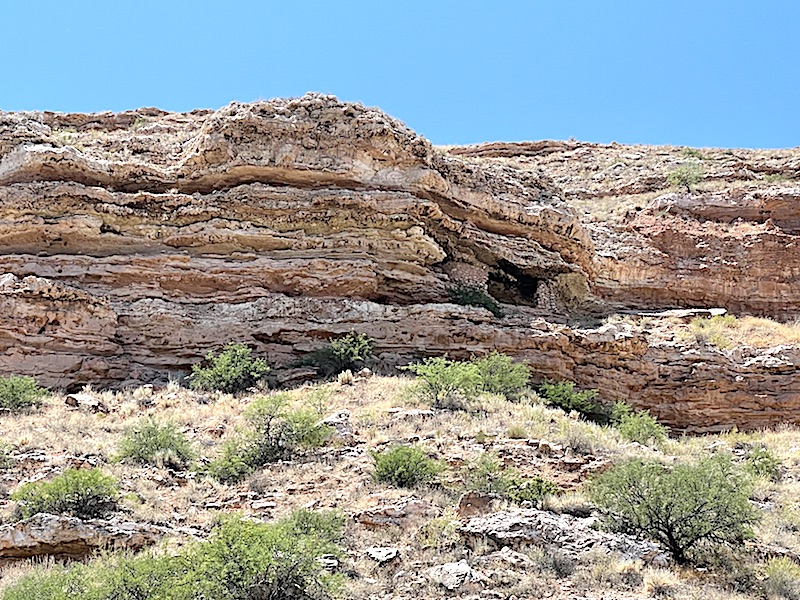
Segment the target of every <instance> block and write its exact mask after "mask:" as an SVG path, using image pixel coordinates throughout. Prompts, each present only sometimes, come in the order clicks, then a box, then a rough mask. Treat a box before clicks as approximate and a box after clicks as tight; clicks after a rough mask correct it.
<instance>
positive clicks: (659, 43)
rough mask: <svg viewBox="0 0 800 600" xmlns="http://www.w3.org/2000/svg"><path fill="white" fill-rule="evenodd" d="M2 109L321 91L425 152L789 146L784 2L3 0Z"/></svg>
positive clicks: (197, 103)
mask: <svg viewBox="0 0 800 600" xmlns="http://www.w3.org/2000/svg"><path fill="white" fill-rule="evenodd" d="M0 22H2V23H3V25H4V27H3V33H2V35H0V56H2V70H0V109H2V110H54V111H65V112H66V111H80V112H94V111H101V110H114V111H119V110H125V109H131V108H136V107H139V106H158V107H160V108H163V109H166V110H190V109H192V108H198V107H202V108H218V107H220V106H223V105H225V104H227V103H228V102H230V101H232V100H240V101H252V100H257V99H267V98H272V97H275V96H299V95H302V94H303V93H305V92H306V91H310V90H316V91H321V92H326V93H331V94H335V95H336V96H338V97H339V98H340V99H342V100H351V101H360V102H362V103H364V104H366V105H369V106H378V107H380V108H382V109H383V110H385V111H386V112H388V113H390V114H392V115H393V116H395V117H398V118H399V119H401V120H403V121H405V122H406V123H407V124H408V125H409V126H410V127H412V128H413V129H415V130H417V131H418V132H420V133H422V134H424V135H425V136H426V137H428V138H429V139H430V140H432V141H433V142H434V143H437V144H462V143H471V142H480V141H494V140H508V141H512V140H535V139H567V138H570V137H574V138H577V139H579V140H586V141H597V142H610V141H614V140H615V141H618V142H621V143H650V144H679V145H690V146H723V147H762V148H765V147H794V146H800V32H799V31H798V26H800V2H798V1H797V0H749V1H743V0H694V1H686V0H549V1H544V0H518V1H514V2H511V1H504V0H494V1H486V2H477V1H475V2H472V1H469V0H461V1H450V0H427V1H416V0H406V1H404V2H396V3H394V2H393V3H389V2H378V1H375V0H373V1H371V2H370V1H356V0H352V1H348V0H339V1H336V2H323V1H310V0H309V1H304V0H284V1H282V2H274V1H271V0H261V1H252V2H251V1H236V0H231V1H229V2H226V3H221V2H219V3H217V2H202V1H200V0H196V1H194V2H183V1H170V0H161V1H159V2H156V1H151V0H139V1H137V2H96V1H81V0H73V1H71V2H65V1H63V0H58V1H49V2H44V1H36V0H27V1H25V2H22V1H21V0H0Z"/></svg>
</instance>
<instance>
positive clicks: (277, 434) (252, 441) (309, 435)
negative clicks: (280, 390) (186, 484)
mask: <svg viewBox="0 0 800 600" xmlns="http://www.w3.org/2000/svg"><path fill="white" fill-rule="evenodd" d="M288 400H289V397H288V395H287V394H273V395H271V396H267V397H262V398H257V399H256V400H254V401H253V402H252V403H251V404H250V406H248V407H247V409H246V410H245V411H244V417H245V419H246V421H247V423H248V428H247V429H246V430H245V431H242V432H240V433H239V434H238V435H237V436H235V437H234V438H233V439H231V440H230V441H228V442H227V443H226V444H224V445H223V447H222V453H221V455H220V456H219V457H218V458H217V459H216V460H214V461H212V462H211V464H209V466H208V472H209V474H210V475H211V476H212V477H213V478H214V479H217V480H218V481H222V482H234V481H240V480H241V479H243V478H245V477H247V476H248V475H249V474H250V473H252V472H253V471H255V470H256V469H258V468H259V467H263V466H264V465H267V464H269V463H273V462H277V461H279V460H284V459H288V458H291V457H292V456H295V455H296V454H298V453H299V452H301V451H305V450H310V449H312V448H318V447H320V446H322V445H324V444H325V443H326V442H327V441H328V439H329V438H330V436H331V434H332V433H333V428H332V427H329V426H327V425H323V424H321V423H320V418H321V415H320V414H319V413H317V412H314V411H312V410H308V409H297V410H289V408H288Z"/></svg>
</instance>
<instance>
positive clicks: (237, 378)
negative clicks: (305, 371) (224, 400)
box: [189, 343, 270, 394]
mask: <svg viewBox="0 0 800 600" xmlns="http://www.w3.org/2000/svg"><path fill="white" fill-rule="evenodd" d="M205 362H206V363H207V364H206V366H203V365H201V364H196V365H194V366H192V374H191V375H189V385H190V386H191V387H192V388H193V389H196V390H208V391H219V392H226V393H228V394H236V393H238V392H243V391H245V390H246V389H247V388H249V387H251V386H253V385H255V384H257V383H258V382H259V381H260V380H261V379H263V378H264V376H266V374H267V373H269V371H270V369H269V366H268V365H267V363H266V361H264V359H261V358H253V357H252V350H250V348H248V347H247V346H246V345H245V344H234V343H231V344H228V345H227V346H225V348H224V349H223V351H222V352H221V353H220V354H219V355H218V356H217V355H215V354H214V353H213V352H209V353H208V354H207V355H206V361H205Z"/></svg>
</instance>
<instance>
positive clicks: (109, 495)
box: [11, 469, 119, 519]
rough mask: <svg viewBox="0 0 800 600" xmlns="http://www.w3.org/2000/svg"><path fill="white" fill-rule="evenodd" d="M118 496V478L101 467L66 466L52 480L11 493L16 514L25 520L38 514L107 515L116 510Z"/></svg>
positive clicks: (27, 485)
mask: <svg viewBox="0 0 800 600" xmlns="http://www.w3.org/2000/svg"><path fill="white" fill-rule="evenodd" d="M118 497H119V486H118V484H117V481H116V480H115V479H114V478H113V477H111V476H109V475H105V474H104V473H103V472H102V471H100V469H67V470H66V471H64V472H63V473H62V474H61V475H58V476H57V477H54V478H53V479H52V480H50V481H36V482H33V483H26V484H24V485H23V486H21V487H20V488H19V489H18V490H17V491H16V492H14V493H13V494H11V498H12V500H15V501H16V502H17V509H16V514H17V516H18V517H19V518H23V519H25V518H27V517H30V516H33V515H36V514H39V513H52V514H56V515H69V516H72V517H80V518H82V519H93V518H98V517H104V516H106V515H108V514H109V513H111V512H113V511H114V510H116V508H117V500H118Z"/></svg>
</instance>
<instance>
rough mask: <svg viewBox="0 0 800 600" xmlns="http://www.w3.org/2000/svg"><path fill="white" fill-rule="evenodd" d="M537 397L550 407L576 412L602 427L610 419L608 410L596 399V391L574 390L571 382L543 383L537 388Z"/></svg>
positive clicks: (573, 384)
mask: <svg viewBox="0 0 800 600" xmlns="http://www.w3.org/2000/svg"><path fill="white" fill-rule="evenodd" d="M539 396H541V398H542V400H544V401H545V402H546V403H547V404H549V405H550V406H555V407H556V408H560V409H561V410H563V411H564V412H568V413H569V412H572V411H573V410H574V411H575V412H578V413H580V414H581V416H583V417H584V418H586V419H588V420H590V421H594V422H595V423H600V424H601V425H604V424H606V423H608V421H609V418H610V412H611V411H610V409H609V408H608V407H607V406H605V405H603V404H602V403H601V402H598V401H597V400H595V398H597V390H576V389H575V383H574V382H572V381H545V382H544V383H543V384H542V385H541V386H539Z"/></svg>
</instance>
